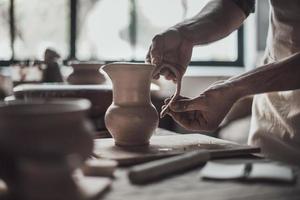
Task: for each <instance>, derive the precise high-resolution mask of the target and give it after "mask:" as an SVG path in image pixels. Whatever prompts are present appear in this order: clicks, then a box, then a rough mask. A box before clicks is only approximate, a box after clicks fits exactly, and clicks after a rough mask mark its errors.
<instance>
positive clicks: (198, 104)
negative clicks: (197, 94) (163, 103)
mask: <svg viewBox="0 0 300 200" xmlns="http://www.w3.org/2000/svg"><path fill="white" fill-rule="evenodd" d="M170 109H171V110H173V111H174V112H186V111H194V110H201V109H205V110H206V105H204V103H203V102H202V101H201V100H200V99H199V98H195V99H179V100H175V101H174V102H172V103H171V105H170Z"/></svg>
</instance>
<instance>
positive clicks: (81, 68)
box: [67, 62, 105, 85]
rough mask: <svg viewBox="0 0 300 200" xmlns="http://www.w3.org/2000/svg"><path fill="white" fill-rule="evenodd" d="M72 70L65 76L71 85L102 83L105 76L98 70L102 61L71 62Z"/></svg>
mask: <svg viewBox="0 0 300 200" xmlns="http://www.w3.org/2000/svg"><path fill="white" fill-rule="evenodd" d="M71 65H72V68H73V72H72V73H71V74H70V76H69V77H68V78H67V81H68V83H69V84H72V85H91V84H102V83H104V82H105V77H104V76H103V74H101V73H100V72H99V69H100V67H101V66H102V65H103V64H102V63H94V62H80V63H72V64H71Z"/></svg>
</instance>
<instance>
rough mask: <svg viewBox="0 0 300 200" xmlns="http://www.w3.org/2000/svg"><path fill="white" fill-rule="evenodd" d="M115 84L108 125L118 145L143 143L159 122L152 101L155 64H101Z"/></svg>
mask: <svg viewBox="0 0 300 200" xmlns="http://www.w3.org/2000/svg"><path fill="white" fill-rule="evenodd" d="M102 70H103V71H104V72H106V73H107V75H108V76H109V77H110V79H111V81H112V84H113V101H112V104H111V105H110V107H109V108H108V109H107V111H106V114H105V125H106V127H107V129H108V131H109V132H110V134H111V135H112V136H113V138H114V140H115V144H116V145H118V146H143V145H148V144H149V139H150V137H151V136H152V134H153V133H154V131H155V129H156V128H157V126H158V113H157V111H156V109H155V107H154V106H153V105H152V103H151V99H150V84H151V79H152V72H153V70H154V65H151V64H143V63H141V64H139V63H112V64H108V65H105V66H103V67H102Z"/></svg>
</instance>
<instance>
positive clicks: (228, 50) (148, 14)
mask: <svg viewBox="0 0 300 200" xmlns="http://www.w3.org/2000/svg"><path fill="white" fill-rule="evenodd" d="M207 1H208V0H202V1H199V0H78V5H77V7H78V9H77V11H78V12H77V41H76V56H77V58H78V59H79V60H103V61H107V60H108V61H109V60H140V61H142V60H144V58H145V55H146V52H147V51H148V48H149V45H150V43H151V39H152V38H153V36H154V35H155V34H157V33H160V32H162V31H164V30H165V29H166V28H168V27H170V26H172V25H174V24H176V23H178V22H180V21H182V20H184V19H187V18H189V17H192V16H194V15H195V14H197V13H198V12H199V11H200V10H201V9H202V8H203V7H204V5H205V4H206V3H207ZM9 5H10V1H9V0H0V26H1V29H0V60H9V59H10V58H11V56H12V50H11V45H10V40H11V39H10V28H9ZM14 10H15V41H14V54H15V57H14V59H18V60H22V59H42V58H43V52H44V50H45V48H47V47H53V48H55V49H56V50H57V51H58V52H59V53H60V55H62V58H64V59H67V58H68V56H69V53H70V25H69V23H70V0H47V1H44V0H43V1H42V0H26V1H25V0H15V9H14ZM236 59H237V33H236V32H234V33H233V34H231V35H230V36H228V37H226V38H225V39H223V40H221V41H218V42H215V43H212V44H209V45H205V46H201V47H196V48H195V49H194V52H193V57H192V60H193V61H235V60H236Z"/></svg>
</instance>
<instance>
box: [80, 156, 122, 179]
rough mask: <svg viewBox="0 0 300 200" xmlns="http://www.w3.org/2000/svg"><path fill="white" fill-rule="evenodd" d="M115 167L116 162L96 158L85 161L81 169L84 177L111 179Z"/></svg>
mask: <svg viewBox="0 0 300 200" xmlns="http://www.w3.org/2000/svg"><path fill="white" fill-rule="evenodd" d="M117 165H118V163H117V161H114V160H108V159H100V158H98V159H89V160H87V161H86V162H85V164H84V165H83V166H82V168H81V169H82V172H83V174H84V175H85V176H105V177H113V175H114V171H115V170H116V168H117Z"/></svg>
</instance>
